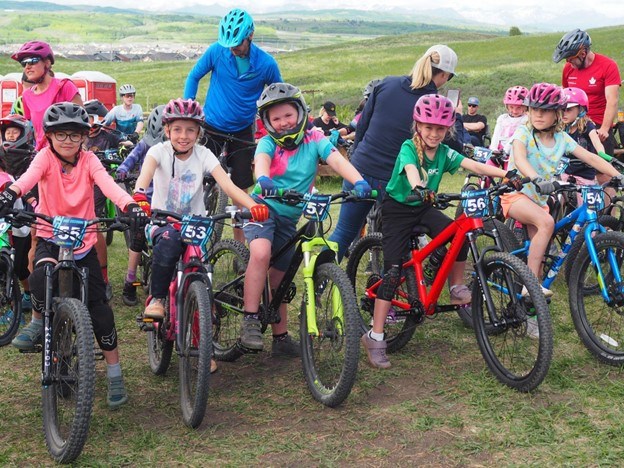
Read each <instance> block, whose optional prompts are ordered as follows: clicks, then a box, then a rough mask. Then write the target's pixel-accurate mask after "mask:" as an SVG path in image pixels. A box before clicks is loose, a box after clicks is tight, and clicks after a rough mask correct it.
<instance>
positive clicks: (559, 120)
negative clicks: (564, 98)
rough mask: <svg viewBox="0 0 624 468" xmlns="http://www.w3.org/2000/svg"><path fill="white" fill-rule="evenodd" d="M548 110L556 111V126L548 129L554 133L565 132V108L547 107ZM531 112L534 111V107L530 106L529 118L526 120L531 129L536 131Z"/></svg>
mask: <svg viewBox="0 0 624 468" xmlns="http://www.w3.org/2000/svg"><path fill="white" fill-rule="evenodd" d="M547 110H552V111H554V112H555V124H554V128H552V129H550V130H548V131H549V132H552V134H553V135H554V134H555V133H559V132H563V130H564V129H565V123H564V121H563V110H562V109H547ZM531 112H533V108H532V107H529V119H528V120H527V122H526V126H527V127H528V128H529V130H531V131H534V130H535V127H533V124H532V123H531ZM538 131H539V130H538Z"/></svg>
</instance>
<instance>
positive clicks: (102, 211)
mask: <svg viewBox="0 0 624 468" xmlns="http://www.w3.org/2000/svg"><path fill="white" fill-rule="evenodd" d="M93 199H94V201H95V216H96V217H98V218H106V195H104V194H103V193H102V190H100V187H98V186H97V185H94V186H93Z"/></svg>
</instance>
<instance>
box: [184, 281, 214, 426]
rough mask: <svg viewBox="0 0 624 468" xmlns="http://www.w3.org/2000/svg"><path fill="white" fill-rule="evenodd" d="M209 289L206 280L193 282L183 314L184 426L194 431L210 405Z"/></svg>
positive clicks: (210, 337)
mask: <svg viewBox="0 0 624 468" xmlns="http://www.w3.org/2000/svg"><path fill="white" fill-rule="evenodd" d="M208 288H209V286H207V285H206V283H204V282H203V281H199V280H197V281H193V282H192V283H191V284H190V285H189V287H188V290H187V291H186V296H185V297H184V308H183V311H182V314H183V315H182V318H183V322H182V325H183V329H182V330H181V333H182V349H181V350H180V366H179V369H180V405H181V407H182V419H183V420H184V424H186V425H187V426H189V427H192V428H196V427H198V426H199V425H200V424H201V422H202V420H203V419H204V413H205V412H206V403H207V402H208V388H209V387H208V384H209V383H210V359H211V358H212V318H211V315H212V314H211V310H212V301H211V300H210V294H209V293H208Z"/></svg>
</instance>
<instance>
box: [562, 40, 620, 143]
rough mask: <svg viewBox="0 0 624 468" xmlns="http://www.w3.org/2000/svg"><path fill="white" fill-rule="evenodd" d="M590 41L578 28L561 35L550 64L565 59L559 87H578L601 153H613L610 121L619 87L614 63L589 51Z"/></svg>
mask: <svg viewBox="0 0 624 468" xmlns="http://www.w3.org/2000/svg"><path fill="white" fill-rule="evenodd" d="M590 49H591V38H590V37H589V34H587V33H586V32H585V31H583V30H581V29H575V30H574V31H570V32H569V33H567V34H565V35H564V36H563V37H562V38H561V40H560V41H559V44H557V47H556V48H555V52H554V54H553V62H555V63H557V62H560V61H561V60H562V59H565V61H566V64H565V65H564V67H563V73H562V77H561V84H562V85H563V87H564V88H568V87H574V88H580V89H582V90H583V91H585V93H587V97H588V98H589V110H588V115H589V117H590V118H591V120H592V121H593V122H594V123H595V124H596V126H597V127H599V128H598V129H597V132H598V136H599V137H600V140H601V141H602V143H603V145H604V147H605V152H607V153H608V154H613V150H614V149H615V140H614V138H613V130H612V127H613V121H614V120H615V116H616V115H617V107H618V94H619V87H620V85H621V78H620V72H619V70H618V66H617V63H615V61H614V60H612V59H610V58H609V57H607V56H605V55H601V54H596V53H594V52H592V51H591V50H590Z"/></svg>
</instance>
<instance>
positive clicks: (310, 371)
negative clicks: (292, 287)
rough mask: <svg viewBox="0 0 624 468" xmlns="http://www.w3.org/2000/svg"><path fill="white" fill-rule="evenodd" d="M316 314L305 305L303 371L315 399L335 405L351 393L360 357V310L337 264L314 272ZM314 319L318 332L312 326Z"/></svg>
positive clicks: (302, 313) (331, 264)
mask: <svg viewBox="0 0 624 468" xmlns="http://www.w3.org/2000/svg"><path fill="white" fill-rule="evenodd" d="M314 297H315V306H316V307H315V312H314V317H308V311H307V307H306V302H307V301H306V299H305V298H304V299H303V301H302V304H301V315H300V327H299V329H300V335H301V350H302V356H301V357H302V362H303V373H304V375H305V379H306V383H307V384H308V388H309V389H310V392H311V393H312V396H313V397H314V399H315V400H317V401H319V402H321V403H323V404H324V405H326V406H330V407H335V406H338V405H339V404H340V403H342V402H343V401H344V400H345V398H347V397H348V396H349V393H351V389H352V388H353V384H354V383H355V378H356V376H357V366H358V361H359V356H360V343H359V338H360V327H359V324H358V316H359V314H358V311H357V305H356V302H355V297H354V295H353V289H352V287H351V284H350V283H349V278H348V277H347V275H346V274H345V273H344V271H342V270H341V269H340V267H339V266H338V265H336V264H333V263H324V264H322V265H319V266H318V267H317V268H316V270H315V272H314ZM308 320H311V321H312V322H313V323H314V324H315V326H316V328H317V330H318V334H316V333H313V332H312V330H310V329H309V327H308Z"/></svg>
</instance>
